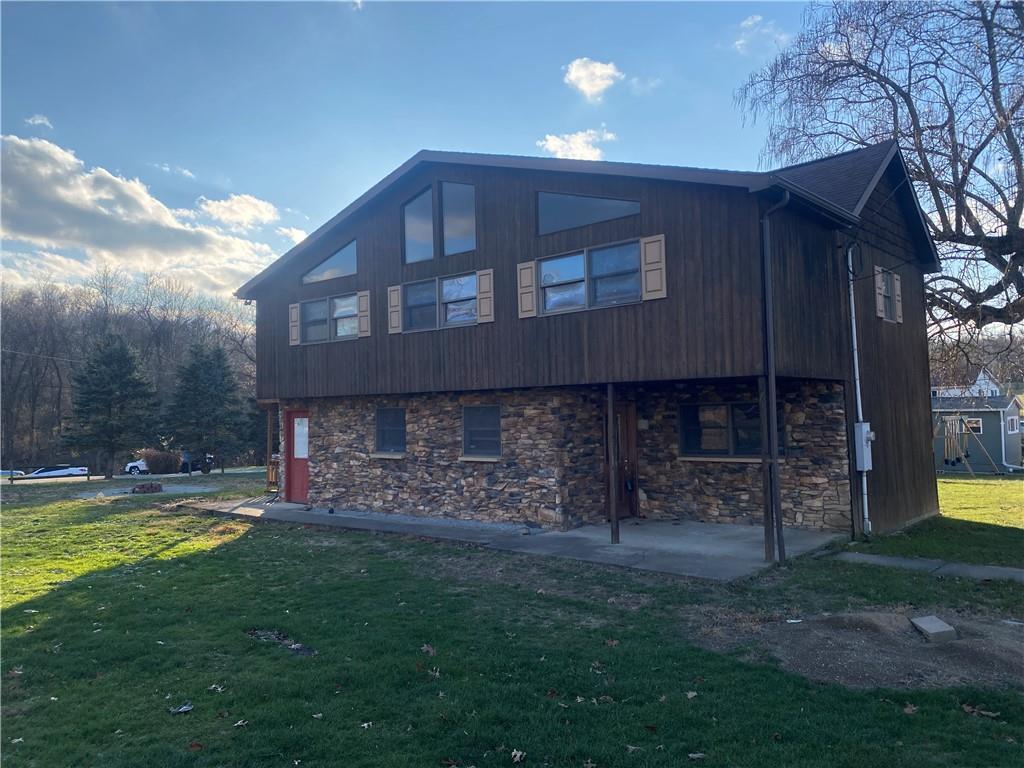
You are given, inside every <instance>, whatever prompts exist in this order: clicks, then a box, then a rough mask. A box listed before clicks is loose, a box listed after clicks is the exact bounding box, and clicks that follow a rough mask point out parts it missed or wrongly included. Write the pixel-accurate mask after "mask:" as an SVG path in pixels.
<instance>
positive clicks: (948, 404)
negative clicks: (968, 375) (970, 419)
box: [932, 395, 1016, 411]
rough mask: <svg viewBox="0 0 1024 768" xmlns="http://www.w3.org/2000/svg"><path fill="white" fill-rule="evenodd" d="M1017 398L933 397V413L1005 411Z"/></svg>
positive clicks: (1000, 396)
mask: <svg viewBox="0 0 1024 768" xmlns="http://www.w3.org/2000/svg"><path fill="white" fill-rule="evenodd" d="M1014 402H1016V400H1015V398H1012V397H1006V396H1004V395H998V396H996V397H933V398H932V410H933V411H1005V410H1006V409H1007V408H1009V407H1010V405H1012V404H1013V403H1014Z"/></svg>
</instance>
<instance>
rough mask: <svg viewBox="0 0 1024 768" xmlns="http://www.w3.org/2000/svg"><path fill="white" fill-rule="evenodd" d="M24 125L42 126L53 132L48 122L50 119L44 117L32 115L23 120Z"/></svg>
mask: <svg viewBox="0 0 1024 768" xmlns="http://www.w3.org/2000/svg"><path fill="white" fill-rule="evenodd" d="M25 125H34V126H42V127H44V128H49V129H50V130H51V131H52V130H53V123H51V122H50V118H48V117H47V116H46V115H32V117H26V118H25Z"/></svg>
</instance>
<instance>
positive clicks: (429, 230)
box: [402, 188, 434, 264]
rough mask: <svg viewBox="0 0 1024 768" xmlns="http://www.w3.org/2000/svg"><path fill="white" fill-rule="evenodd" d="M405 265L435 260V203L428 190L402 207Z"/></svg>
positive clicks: (431, 193) (430, 191)
mask: <svg viewBox="0 0 1024 768" xmlns="http://www.w3.org/2000/svg"><path fill="white" fill-rule="evenodd" d="M402 232H403V237H404V240H405V263H406V264H412V263H414V262H417V261H430V260H431V259H432V258H434V201H433V191H432V190H431V189H430V188H428V189H425V190H423V191H422V192H421V193H420V194H419V195H417V196H416V197H415V198H413V199H412V200H410V201H409V202H408V203H406V204H405V205H404V206H403V207H402Z"/></svg>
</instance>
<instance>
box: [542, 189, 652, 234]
mask: <svg viewBox="0 0 1024 768" xmlns="http://www.w3.org/2000/svg"><path fill="white" fill-rule="evenodd" d="M541 192H544V193H546V194H549V195H568V196H570V197H592V198H595V199H597V200H615V201H617V202H620V203H636V204H637V205H638V206H640V207H641V210H639V211H637V212H636V213H627V214H626V215H625V216H616V217H615V218H614V219H602V220H601V221H595V222H592V223H590V224H580V225H579V226H576V227H568V228H566V229H553V230H551V231H550V232H543V233H542V232H541V231H540V195H541ZM641 213H643V202H642V201H641V200H634V199H633V198H631V197H608V195H595V194H594V193H593V192H566V191H565V190H564V189H541V188H539V187H538V188H536V189H534V190H533V224H534V226H533V231H534V233H535V234H536V236H537V237H548V236H549V235H558V234H561V233H562V232H573V231H575V230H578V229H583V228H584V227H596V226H598V225H599V224H608V223H610V222H613V221H622V220H623V219H629V218H632V217H633V216H639V215H640V214H641ZM638 239H639V238H638Z"/></svg>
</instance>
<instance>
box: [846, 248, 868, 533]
mask: <svg viewBox="0 0 1024 768" xmlns="http://www.w3.org/2000/svg"><path fill="white" fill-rule="evenodd" d="M854 248H859V246H858V245H857V243H856V242H852V243H850V244H849V245H848V246H847V247H846V272H847V289H848V290H849V297H850V346H851V347H852V348H853V392H854V395H855V396H856V401H857V421H858V422H861V421H864V403H863V401H862V400H861V396H860V351H859V347H858V342H857V302H856V297H855V296H854V289H853V283H854V273H853V251H854ZM858 474H859V475H860V513H861V531H862V532H863V534H864V535H865V536H870V535H871V513H870V509H869V507H868V473H867V472H865V471H864V470H863V469H861V470H859V471H858Z"/></svg>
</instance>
